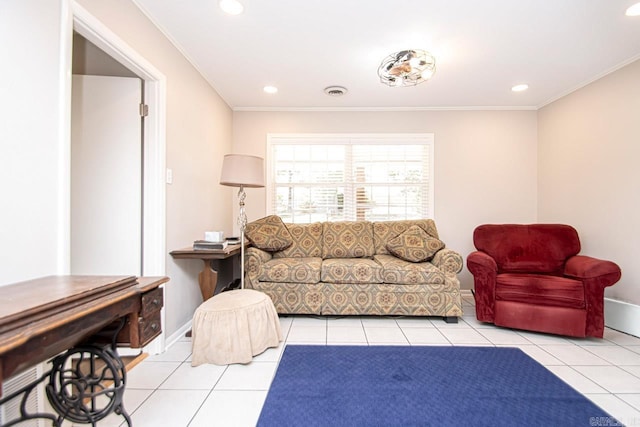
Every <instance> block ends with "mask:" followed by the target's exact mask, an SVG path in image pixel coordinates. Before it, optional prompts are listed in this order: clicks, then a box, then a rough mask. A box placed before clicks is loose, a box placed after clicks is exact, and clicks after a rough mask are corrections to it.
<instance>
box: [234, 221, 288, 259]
mask: <svg viewBox="0 0 640 427" xmlns="http://www.w3.org/2000/svg"><path fill="white" fill-rule="evenodd" d="M244 234H245V236H246V237H247V238H248V239H249V240H250V241H251V243H253V245H254V246H255V247H257V248H258V249H262V250H263V251H281V250H283V249H286V248H288V247H289V246H291V244H292V243H293V238H291V233H289V230H288V229H287V226H286V225H284V223H283V222H282V219H280V217H279V216H277V215H269V216H267V217H264V218H261V219H258V220H256V221H253V222H251V223H249V224H247V226H246V228H245V230H244Z"/></svg>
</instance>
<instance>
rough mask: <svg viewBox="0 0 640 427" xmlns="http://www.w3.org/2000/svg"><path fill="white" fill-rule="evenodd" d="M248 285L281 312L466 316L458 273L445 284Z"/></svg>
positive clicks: (271, 283)
mask: <svg viewBox="0 0 640 427" xmlns="http://www.w3.org/2000/svg"><path fill="white" fill-rule="evenodd" d="M247 287H248V288H249V287H250V288H252V289H256V290H259V291H262V292H264V293H266V294H267V295H269V296H270V297H271V300H272V301H273V304H274V306H275V308H276V311H277V312H278V313H280V314H317V315H398V316H456V317H460V316H462V301H461V297H460V291H459V289H460V283H459V281H458V279H457V277H455V275H447V278H446V282H445V286H443V285H442V284H434V285H433V286H430V285H429V284H417V285H395V284H386V283H380V284H357V283H353V284H351V283H323V282H319V283H316V284H297V283H280V282H253V283H250V284H249V283H247Z"/></svg>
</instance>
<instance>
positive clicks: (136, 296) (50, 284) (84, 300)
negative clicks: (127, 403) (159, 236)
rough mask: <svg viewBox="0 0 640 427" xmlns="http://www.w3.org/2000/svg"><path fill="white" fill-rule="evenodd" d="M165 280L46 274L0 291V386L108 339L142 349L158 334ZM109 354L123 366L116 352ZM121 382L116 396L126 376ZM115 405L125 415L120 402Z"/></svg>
mask: <svg viewBox="0 0 640 427" xmlns="http://www.w3.org/2000/svg"><path fill="white" fill-rule="evenodd" d="M168 281H169V279H168V278H167V277H142V278H137V279H136V278H135V277H133V276H131V277H125V276H50V277H45V278H41V279H35V280H30V281H26V282H20V283H15V284H12V285H7V286H2V287H0V383H1V381H2V380H5V379H8V378H9V377H11V376H13V375H16V374H19V373H20V372H23V371H25V370H26V369H28V368H29V367H31V366H33V365H36V364H38V363H41V362H45V361H47V360H48V359H50V358H52V357H54V356H57V355H60V353H61V352H64V351H65V350H69V349H72V348H73V347H76V346H78V345H85V343H86V344H90V345H91V346H93V347H91V348H98V346H97V345H96V344H98V343H104V342H105V338H107V339H108V341H106V342H109V343H111V344H114V343H115V342H117V344H118V345H122V346H128V347H134V348H140V347H142V346H144V345H146V344H147V343H149V342H150V341H151V340H153V339H154V338H155V337H157V336H158V335H159V334H160V333H161V331H162V327H161V323H160V309H161V308H162V305H163V300H162V289H161V288H159V287H160V286H161V285H162V284H164V283H166V282H168ZM114 325H115V327H114ZM109 333H111V334H112V335H109ZM111 347H115V345H112V346H111ZM109 351H110V352H111V353H113V354H112V355H111V356H110V357H111V358H112V359H115V360H116V362H118V363H121V360H120V359H119V356H118V355H117V352H116V351H115V348H111V349H110V350H109ZM67 353H68V352H67ZM58 357H60V356H58ZM58 357H56V359H58ZM56 359H54V362H55V360H56ZM54 364H55V363H54ZM46 375H49V373H47V374H45V376H46ZM51 375H53V372H52V373H51ZM44 378H45V377H44V376H43V377H42V378H41V379H40V380H39V381H38V382H40V381H43V380H44ZM52 381H53V379H52ZM122 383H123V384H122V387H121V390H119V393H120V395H121V394H122V393H123V392H124V378H122ZM0 396H2V390H0ZM120 397H121V396H120ZM7 398H9V396H7ZM52 403H53V402H52ZM117 403H118V410H122V411H124V408H122V405H121V401H120V402H117ZM54 407H55V405H54ZM112 410H113V409H112ZM59 414H60V413H59ZM125 414H126V412H125ZM59 417H61V418H64V416H63V415H62V414H60V415H59ZM49 418H50V419H52V418H51V417H49ZM125 418H126V417H125ZM127 421H128V420H127Z"/></svg>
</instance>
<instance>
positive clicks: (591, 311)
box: [564, 255, 622, 338]
mask: <svg viewBox="0 0 640 427" xmlns="http://www.w3.org/2000/svg"><path fill="white" fill-rule="evenodd" d="M564 274H565V276H567V277H570V278H573V279H577V280H580V281H581V282H582V284H583V286H584V297H585V300H586V303H587V304H586V305H587V327H586V335H587V336H591V337H600V338H602V334H603V331H604V310H603V305H604V288H606V287H607V286H611V285H613V284H614V283H616V282H617V281H618V280H620V277H621V276H622V273H621V271H620V267H618V265H617V264H616V263H614V262H611V261H605V260H601V259H597V258H592V257H588V256H584V255H576V256H573V257H571V258H569V259H568V260H567V262H566V264H565V266H564Z"/></svg>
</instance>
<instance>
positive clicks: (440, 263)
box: [431, 248, 463, 274]
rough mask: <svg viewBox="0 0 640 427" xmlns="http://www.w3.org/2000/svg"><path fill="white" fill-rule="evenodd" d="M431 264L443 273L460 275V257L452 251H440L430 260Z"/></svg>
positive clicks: (461, 264) (461, 262)
mask: <svg viewBox="0 0 640 427" xmlns="http://www.w3.org/2000/svg"><path fill="white" fill-rule="evenodd" d="M431 264H433V265H435V266H436V267H438V268H439V269H440V270H442V271H444V272H445V273H454V274H455V273H460V272H461V271H462V266H463V261H462V255H460V254H459V253H457V252H456V251H454V250H452V249H446V248H445V249H441V250H439V251H438V252H436V254H435V255H434V256H433V258H432V259H431Z"/></svg>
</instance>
